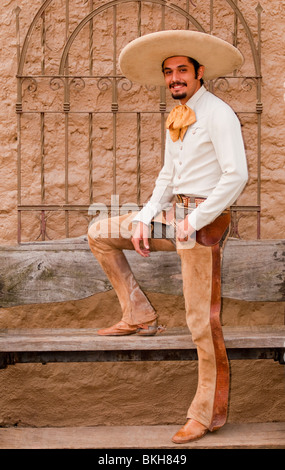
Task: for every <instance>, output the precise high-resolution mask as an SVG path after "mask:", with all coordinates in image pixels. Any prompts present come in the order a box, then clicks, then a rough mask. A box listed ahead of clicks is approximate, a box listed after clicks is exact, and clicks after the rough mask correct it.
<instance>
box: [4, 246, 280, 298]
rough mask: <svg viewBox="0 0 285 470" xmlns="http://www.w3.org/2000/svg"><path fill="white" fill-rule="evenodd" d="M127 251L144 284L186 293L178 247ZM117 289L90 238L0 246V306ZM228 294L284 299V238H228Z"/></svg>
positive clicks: (224, 277)
mask: <svg viewBox="0 0 285 470" xmlns="http://www.w3.org/2000/svg"><path fill="white" fill-rule="evenodd" d="M126 256H127V258H128V260H129V263H130V265H131V267H132V269H133V271H134V274H135V276H136V278H137V279H138V281H139V283H140V285H141V287H142V289H143V290H145V291H149V292H161V293H166V294H176V295H182V279H181V268H180V259H179V257H178V255H177V254H176V253H175V252H157V253H151V256H150V257H149V258H141V257H140V256H139V255H138V254H137V253H135V252H132V251H128V252H126ZM110 289H112V286H111V285H110V282H109V280H108V279H107V278H106V276H105V274H104V273H103V271H102V269H101V268H100V266H99V264H98V263H97V261H96V259H95V258H94V256H93V255H92V253H91V252H90V250H89V247H88V244H87V240H86V237H81V238H78V239H70V240H63V241H55V242H38V243H34V244H25V245H21V246H13V247H11V246H7V247H0V307H9V306H15V305H24V304H34V303H48V302H61V301H68V300H77V299H82V298H86V297H89V296H91V295H93V294H96V293H99V292H106V291H108V290H110ZM222 295H223V297H228V298H234V299H240V300H253V301H254V300H255V301H284V300H285V240H252V241H243V240H237V239H229V240H228V242H227V245H226V247H225V250H224V258H223V267H222Z"/></svg>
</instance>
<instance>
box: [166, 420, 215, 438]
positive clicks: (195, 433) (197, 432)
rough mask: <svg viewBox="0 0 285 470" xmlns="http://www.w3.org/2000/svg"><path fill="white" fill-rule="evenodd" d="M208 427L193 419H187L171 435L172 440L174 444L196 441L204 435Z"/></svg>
mask: <svg viewBox="0 0 285 470" xmlns="http://www.w3.org/2000/svg"><path fill="white" fill-rule="evenodd" d="M207 431H208V428H206V426H204V425H203V424H201V423H199V422H198V421H195V419H188V421H187V422H186V424H184V426H182V428H181V429H179V431H178V432H177V433H176V434H175V435H174V436H173V437H172V442H175V444H185V443H186V442H191V441H196V440H197V439H201V437H203V436H205V434H206V433H207Z"/></svg>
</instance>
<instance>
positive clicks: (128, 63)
mask: <svg viewBox="0 0 285 470" xmlns="http://www.w3.org/2000/svg"><path fill="white" fill-rule="evenodd" d="M174 56H186V57H192V58H193V59H195V60H197V61H198V62H199V64H200V65H204V66H205V73H204V77H203V78H204V79H205V80H211V79H214V78H217V77H221V76H225V75H227V74H229V73H231V72H233V71H234V70H236V69H239V68H240V67H241V65H242V64H243V56H242V54H241V52H240V51H239V50H238V49H237V48H236V47H234V46H232V45H231V44H229V43H228V42H226V41H224V40H223V39H220V38H217V37H216V36H212V35H210V34H206V33H201V32H198V31H188V30H170V31H159V32H156V33H151V34H146V35H145V36H141V37H139V38H137V39H134V40H133V41H131V42H130V43H129V44H128V45H127V46H125V47H124V49H123V50H122V52H121V54H120V57H119V63H120V68H121V72H122V73H123V75H125V76H126V77H127V78H129V79H130V80H131V81H133V82H137V83H140V84H142V85H164V84H165V82H164V78H163V74H162V70H161V65H162V63H163V61H164V60H165V59H167V58H169V57H174Z"/></svg>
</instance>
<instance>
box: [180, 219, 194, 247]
mask: <svg viewBox="0 0 285 470" xmlns="http://www.w3.org/2000/svg"><path fill="white" fill-rule="evenodd" d="M194 232H195V229H194V228H193V227H192V225H191V224H190V223H189V219H188V216H186V217H185V219H184V220H181V222H179V223H178V224H177V232H176V235H177V240H178V241H180V242H185V241H188V240H190V237H191V235H193V233H194Z"/></svg>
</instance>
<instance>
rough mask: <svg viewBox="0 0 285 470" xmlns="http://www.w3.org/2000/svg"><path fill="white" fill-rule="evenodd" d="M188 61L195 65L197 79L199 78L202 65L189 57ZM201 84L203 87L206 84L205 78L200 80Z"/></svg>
mask: <svg viewBox="0 0 285 470" xmlns="http://www.w3.org/2000/svg"><path fill="white" fill-rule="evenodd" d="M187 59H188V61H189V62H190V64H193V65H194V70H195V78H197V76H198V70H199V68H200V67H201V64H199V62H197V60H195V59H192V57H187ZM200 83H201V85H203V83H204V80H203V78H200Z"/></svg>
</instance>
